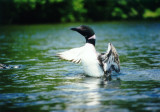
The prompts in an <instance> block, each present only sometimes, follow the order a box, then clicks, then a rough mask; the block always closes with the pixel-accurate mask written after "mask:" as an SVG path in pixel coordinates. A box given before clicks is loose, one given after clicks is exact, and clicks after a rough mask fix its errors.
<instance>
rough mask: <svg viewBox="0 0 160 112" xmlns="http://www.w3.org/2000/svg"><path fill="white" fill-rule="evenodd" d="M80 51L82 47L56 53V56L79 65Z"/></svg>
mask: <svg viewBox="0 0 160 112" xmlns="http://www.w3.org/2000/svg"><path fill="white" fill-rule="evenodd" d="M81 51H82V47H80V48H73V49H70V50H68V51H64V52H61V53H58V54H57V56H58V57H60V58H61V59H64V60H67V61H71V62H73V63H77V64H79V63H81Z"/></svg>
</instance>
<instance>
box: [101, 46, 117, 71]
mask: <svg viewBox="0 0 160 112" xmlns="http://www.w3.org/2000/svg"><path fill="white" fill-rule="evenodd" d="M98 59H99V60H100V64H101V65H102V67H103V69H104V71H105V72H111V71H112V70H115V71H116V72H119V71H120V60H119V56H118V53H117V51H116V48H115V47H114V46H113V45H112V44H111V43H109V44H108V50H107V52H106V53H101V54H99V56H98Z"/></svg>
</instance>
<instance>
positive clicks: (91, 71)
mask: <svg viewBox="0 0 160 112" xmlns="http://www.w3.org/2000/svg"><path fill="white" fill-rule="evenodd" d="M71 30H73V31H77V32H78V33H80V34H81V35H82V36H84V37H85V39H86V43H85V45H84V46H82V47H79V48H73V49H70V50H67V51H64V52H61V53H58V54H57V55H58V56H59V57H60V58H61V59H64V60H68V61H71V62H74V63H77V64H79V63H81V64H82V65H83V68H84V72H85V74H86V75H87V76H92V77H105V80H109V77H110V76H111V72H112V71H116V72H120V60H119V56H118V53H117V51H116V49H115V47H114V46H113V45H112V44H111V43H109V44H108V50H107V51H106V53H98V52H97V51H96V49H95V42H96V36H95V33H94V31H93V29H92V28H91V27H89V26H86V25H81V26H79V27H76V28H71Z"/></svg>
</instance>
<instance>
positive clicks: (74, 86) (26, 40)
mask: <svg viewBox="0 0 160 112" xmlns="http://www.w3.org/2000/svg"><path fill="white" fill-rule="evenodd" d="M78 25H80V24H57V25H12V26H1V27H0V63H4V64H9V65H20V66H21V67H22V68H19V69H8V70H0V111H2V112H11V111H12V112H15V111H16V112H17V111H23V112H31V111H35V112H38V111H57V112H75V111H76V112H86V111H87V112H107V111H108V112H130V111H136V112H137V111H153V112H158V111H160V23H159V22H122V23H120V22H111V23H94V24H90V25H91V26H92V27H93V29H94V30H95V32H96V35H97V43H96V49H97V50H98V51H100V52H105V50H106V49H107V44H108V43H109V42H111V43H113V45H114V46H115V47H116V48H117V51H118V53H119V55H120V60H121V72H120V73H119V74H116V73H113V74H112V75H113V76H112V77H113V80H112V81H111V82H109V83H108V84H106V85H100V84H99V82H100V79H98V78H91V77H84V76H83V70H82V67H81V66H80V65H76V64H72V63H70V62H66V61H63V60H59V59H58V58H57V57H56V56H55V54H56V53H58V52H61V51H64V50H68V49H70V48H74V47H79V46H82V45H84V43H85V40H84V38H82V37H81V35H79V34H78V33H76V32H73V31H71V30H69V28H70V27H73V26H74V27H75V26H78ZM118 79H119V80H118Z"/></svg>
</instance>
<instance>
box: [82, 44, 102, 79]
mask: <svg viewBox="0 0 160 112" xmlns="http://www.w3.org/2000/svg"><path fill="white" fill-rule="evenodd" d="M81 61H82V65H83V68H84V72H85V73H86V75H88V76H93V77H101V76H103V70H102V68H101V67H100V66H99V61H98V59H97V53H96V49H95V47H94V46H93V45H92V44H89V43H86V44H85V46H84V47H83V52H82V56H81Z"/></svg>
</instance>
